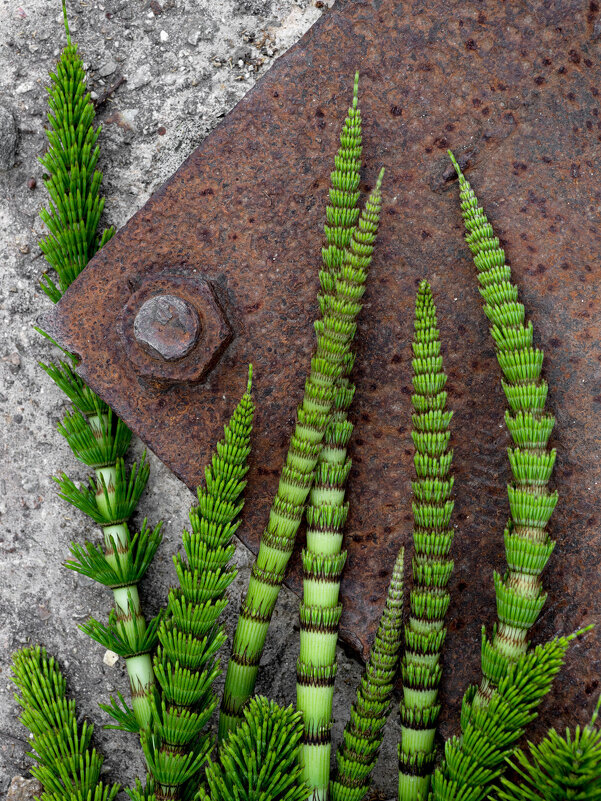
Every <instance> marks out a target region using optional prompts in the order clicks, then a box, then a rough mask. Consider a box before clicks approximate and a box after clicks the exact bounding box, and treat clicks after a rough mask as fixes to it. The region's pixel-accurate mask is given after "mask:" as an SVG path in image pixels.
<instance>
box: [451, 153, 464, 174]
mask: <svg viewBox="0 0 601 801" xmlns="http://www.w3.org/2000/svg"><path fill="white" fill-rule="evenodd" d="M447 153H448V154H449V158H450V159H451V163H452V165H453V167H455V172H456V173H457V175H458V176H459V177H460V178H463V173H462V172H461V167H460V166H459V164H458V162H457V159H456V158H455V156H454V155H453V151H452V150H447Z"/></svg>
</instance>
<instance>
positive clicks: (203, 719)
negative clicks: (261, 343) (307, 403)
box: [142, 368, 255, 799]
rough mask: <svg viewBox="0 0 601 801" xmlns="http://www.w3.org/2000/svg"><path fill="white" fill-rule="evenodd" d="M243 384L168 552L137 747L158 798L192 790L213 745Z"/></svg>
mask: <svg viewBox="0 0 601 801" xmlns="http://www.w3.org/2000/svg"><path fill="white" fill-rule="evenodd" d="M251 386H252V368H249V374H248V384H247V387H246V391H245V393H244V394H243V396H242V398H241V400H240V402H239V403H238V405H237V406H236V409H235V410H234V413H233V415H232V417H231V419H230V421H229V423H228V424H227V425H226V426H225V428H224V438H223V439H222V440H221V441H220V442H219V443H217V448H216V452H215V453H213V457H212V460H211V463H210V465H209V466H208V467H206V469H205V486H204V487H199V488H198V505H197V506H194V507H192V509H191V511H190V523H191V526H192V532H191V533H190V532H188V531H184V534H183V545H184V551H185V556H184V555H183V554H178V555H177V556H175V557H174V560H173V561H174V564H175V570H176V573H177V578H178V584H179V586H178V587H176V588H173V589H171V590H170V592H169V600H168V604H167V613H166V616H165V618H164V619H163V620H162V621H161V623H160V625H159V628H158V639H159V646H158V648H157V652H156V656H155V657H154V672H155V675H156V678H157V682H158V685H159V687H160V691H159V689H158V688H157V690H156V691H155V692H154V694H153V696H152V699H151V708H152V722H151V726H150V728H149V729H148V730H147V731H145V732H143V733H142V747H143V749H144V754H145V756H146V761H147V763H148V767H149V770H150V773H151V774H152V776H153V777H154V787H156V793H157V796H159V797H168V798H170V799H177V798H180V797H181V796H182V794H183V792H184V789H185V785H188V786H189V787H190V791H191V793H192V794H193V793H194V792H195V791H196V790H197V788H198V781H199V780H198V772H199V771H200V769H201V767H202V765H203V764H204V762H205V761H206V759H207V756H208V754H209V752H210V750H211V748H212V746H213V741H212V738H211V737H210V735H209V734H208V733H207V732H206V731H205V728H206V724H207V723H208V721H209V719H210V717H211V715H212V713H213V711H214V710H215V708H216V707H217V703H218V700H217V696H216V694H215V690H214V688H213V682H214V681H215V679H216V678H217V676H219V674H220V673H221V669H220V666H219V659H218V652H219V649H220V648H221V646H222V645H223V643H224V642H225V639H226V636H225V632H224V629H223V626H222V625H219V624H218V618H219V616H220V615H221V613H222V612H223V610H224V609H225V607H226V605H227V600H226V598H225V597H224V596H225V591H226V589H227V588H228V587H229V586H230V584H231V583H232V581H233V580H234V578H235V577H236V574H237V570H236V569H235V567H233V566H232V565H231V559H232V556H233V554H234V550H235V545H234V543H233V542H232V539H233V536H234V533H235V532H236V530H237V528H238V526H239V525H240V522H241V521H240V512H241V510H242V506H243V503H244V502H243V501H242V500H241V496H242V492H243V490H244V487H245V486H246V481H245V475H246V473H247V471H248V464H247V462H248V456H249V454H250V435H251V431H252V421H253V415H254V411H255V407H254V404H253V401H252V397H251Z"/></svg>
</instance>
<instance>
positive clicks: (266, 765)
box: [197, 696, 307, 801]
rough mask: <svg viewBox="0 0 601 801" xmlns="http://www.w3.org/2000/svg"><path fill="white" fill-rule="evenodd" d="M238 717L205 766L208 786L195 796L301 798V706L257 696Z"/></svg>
mask: <svg viewBox="0 0 601 801" xmlns="http://www.w3.org/2000/svg"><path fill="white" fill-rule="evenodd" d="M243 714H244V717H243V720H242V722H241V724H240V726H238V728H237V729H236V731H234V732H232V733H231V735H230V736H229V737H228V740H227V742H225V743H223V744H222V745H221V748H220V750H219V763H217V762H212V763H210V764H209V765H208V766H207V770H206V774H207V783H208V789H209V792H206V790H205V789H204V788H201V790H200V792H199V795H198V796H197V801H304V799H305V798H306V797H307V787H306V785H305V783H304V782H303V778H302V776H301V771H300V768H299V765H298V752H299V747H300V740H301V737H302V733H303V722H302V716H301V714H300V712H295V710H294V709H293V708H292V706H289V707H288V708H287V709H282V708H281V707H279V706H278V705H277V704H276V703H275V702H274V701H268V700H267V698H263V697H262V696H256V697H255V698H253V699H252V700H251V701H250V703H249V704H248V706H247V707H246V708H245V709H244V713H243Z"/></svg>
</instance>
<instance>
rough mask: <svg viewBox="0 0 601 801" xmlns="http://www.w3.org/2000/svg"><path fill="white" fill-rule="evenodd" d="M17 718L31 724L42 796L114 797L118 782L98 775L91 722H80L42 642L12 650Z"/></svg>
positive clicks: (46, 799)
mask: <svg viewBox="0 0 601 801" xmlns="http://www.w3.org/2000/svg"><path fill="white" fill-rule="evenodd" d="M13 682H14V683H15V684H16V686H17V688H18V690H19V693H18V694H17V695H16V696H15V698H16V700H17V702H18V703H19V705H20V706H21V709H22V713H21V718H20V719H21V723H22V724H23V725H24V726H25V727H26V728H27V729H29V731H30V732H31V735H32V738H31V739H30V740H29V744H30V746H31V749H32V750H31V752H30V754H29V756H31V757H32V758H33V760H34V762H35V763H36V764H35V765H34V766H33V767H32V768H31V773H32V774H33V776H35V778H36V779H38V781H39V782H40V783H41V784H42V787H43V788H44V791H43V793H42V794H41V796H40V801H113V799H114V798H115V796H116V795H117V793H118V792H119V785H118V784H111V785H107V784H104V783H103V782H102V780H101V779H100V771H101V768H102V763H103V757H102V756H101V755H100V754H99V753H98V752H97V751H96V749H95V748H93V747H92V744H91V740H92V733H93V731H94V727H93V726H92V725H90V724H88V723H87V722H85V721H84V722H83V723H82V724H78V722H77V713H76V709H75V701H73V700H70V699H68V698H67V694H66V688H67V682H66V680H65V677H64V676H63V674H62V672H61V670H60V668H59V667H58V665H57V663H56V661H55V660H54V658H52V657H49V656H48V654H47V653H46V649H45V648H41V647H40V646H36V647H35V648H24V649H23V650H21V651H18V652H17V653H16V654H15V655H14V656H13Z"/></svg>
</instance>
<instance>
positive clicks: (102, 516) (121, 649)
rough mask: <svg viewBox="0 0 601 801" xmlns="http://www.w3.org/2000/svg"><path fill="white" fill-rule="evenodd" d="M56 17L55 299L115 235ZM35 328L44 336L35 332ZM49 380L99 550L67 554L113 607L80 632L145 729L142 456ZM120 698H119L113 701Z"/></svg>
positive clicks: (71, 488)
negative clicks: (111, 661) (118, 659)
mask: <svg viewBox="0 0 601 801" xmlns="http://www.w3.org/2000/svg"><path fill="white" fill-rule="evenodd" d="M63 15H64V20H65V30H66V35H67V46H66V47H65V49H64V50H63V52H62V54H61V56H60V58H59V61H58V64H57V67H56V72H55V73H52V74H51V76H50V78H51V84H50V87H49V90H48V91H49V100H48V103H49V107H50V113H49V115H48V121H49V128H48V130H47V137H48V143H49V147H48V150H47V152H46V154H45V155H44V156H43V158H42V159H41V163H42V165H43V166H44V168H45V171H46V172H47V173H48V174H49V177H48V178H47V179H46V180H45V185H46V189H47V190H48V194H49V196H50V204H49V209H43V210H42V211H41V212H40V217H41V219H42V221H43V222H44V223H45V224H46V227H47V228H48V231H49V233H48V234H47V236H46V237H44V238H43V239H42V241H41V242H40V247H41V249H42V252H43V253H44V255H45V256H46V259H47V261H48V264H49V266H50V267H51V268H52V269H53V270H54V271H55V273H56V281H55V280H54V279H53V278H51V277H50V276H49V275H44V276H43V278H42V281H41V285H42V289H43V290H44V292H45V293H46V294H47V295H48V296H49V297H50V299H51V300H52V301H54V302H56V301H58V300H59V299H60V298H61V296H62V294H63V293H64V292H65V290H66V289H67V288H68V287H69V286H70V284H71V283H72V282H73V281H74V280H75V278H77V276H78V275H79V273H80V272H81V271H82V270H83V269H84V267H85V266H86V264H87V263H88V261H89V260H90V258H91V257H92V256H93V255H94V254H95V253H96V251H97V250H98V249H99V248H101V247H102V246H103V245H104V244H105V243H106V242H107V241H108V240H109V239H110V237H111V236H112V235H113V230H112V229H107V230H105V231H104V233H103V234H102V235H101V236H99V235H98V224H99V221H100V217H101V214H102V210H103V208H104V198H102V197H101V196H100V194H99V191H100V183H101V180H102V174H101V173H100V172H99V171H98V170H97V169H96V166H97V163H98V157H99V147H98V144H97V140H98V136H99V133H100V129H94V117H95V112H94V105H93V103H92V101H91V99H90V95H89V94H88V92H87V87H86V75H85V71H84V68H83V63H82V60H81V58H80V57H79V55H78V54H77V46H76V45H74V44H72V43H71V37H70V34H69V28H68V22H67V11H66V5H65V2H64V0H63ZM42 333H43V332H42ZM42 368H43V369H44V370H45V371H46V372H47V373H48V375H49V376H50V377H51V378H52V380H53V381H54V382H55V383H56V384H57V386H58V387H59V388H60V389H61V390H63V392H65V394H66V395H67V397H69V398H70V400H71V401H72V402H73V404H74V406H75V409H74V410H73V411H72V412H68V413H67V414H66V415H65V417H64V418H63V420H62V422H61V423H59V426H58V429H59V432H60V433H61V434H62V436H64V437H65V439H66V440H67V442H68V443H69V445H70V447H71V449H72V451H73V453H74V455H75V456H76V458H77V459H79V460H80V461H82V462H83V463H84V464H86V465H88V466H89V467H92V468H93V469H94V471H95V475H96V478H95V480H92V479H90V483H89V487H83V488H77V487H76V486H75V484H74V483H73V482H72V481H71V480H70V479H69V478H67V476H65V475H64V474H63V476H62V477H61V478H59V479H57V481H58V483H59V486H60V490H61V492H60V494H61V496H62V497H63V498H64V499H65V500H67V501H68V502H69V503H72V504H73V505H74V506H76V507H77V508H79V509H81V510H82V511H83V512H85V513H86V514H88V515H89V516H90V517H92V519H93V520H95V521H96V522H97V523H98V524H99V525H101V526H102V527H103V529H104V549H101V548H99V547H98V546H96V545H93V544H91V543H85V544H84V546H83V547H82V546H80V545H75V544H72V545H71V553H72V555H73V557H74V558H73V559H72V560H70V561H69V562H68V565H67V566H68V567H69V568H71V569H72V570H76V571H78V572H80V573H82V574H84V575H86V576H88V577H90V578H93V579H94V580H96V581H99V582H100V583H102V584H105V585H106V586H108V587H110V588H111V589H112V590H113V596H114V600H115V609H114V610H113V612H112V613H111V616H110V617H109V621H108V624H107V625H104V624H102V623H99V622H98V621H96V620H91V621H89V622H88V623H87V624H85V626H83V627H82V628H83V629H84V631H87V633H88V634H89V635H90V636H91V637H93V638H94V639H96V640H98V642H100V643H101V644H102V645H104V646H105V647H106V648H110V649H111V650H113V651H115V652H116V653H118V654H119V655H121V656H123V658H124V659H125V661H126V665H127V670H128V674H129V678H130V684H131V690H132V697H133V707H134V709H133V711H132V710H129V709H128V708H127V705H126V704H125V701H123V709H119V705H118V704H117V703H116V702H114V701H112V703H113V705H114V706H115V708H117V709H118V715H119V717H120V722H121V723H122V724H123V727H124V728H127V729H128V730H130V731H135V730H137V729H138V728H139V727H144V726H147V725H148V723H149V721H150V707H149V704H148V699H147V691H148V689H149V688H150V687H151V686H152V684H153V682H154V678H153V674H152V666H151V661H150V656H149V653H150V651H151V650H152V648H153V647H154V644H155V639H154V637H155V633H156V621H152V622H151V623H150V624H148V625H147V623H146V620H145V619H144V616H143V614H142V610H141V606H140V598H139V594H138V587H137V585H138V582H139V581H140V580H141V579H142V577H143V575H144V573H145V572H146V570H147V569H148V566H149V564H150V562H151V561H152V558H153V556H154V554H155V553H156V550H157V548H158V546H159V543H160V540H161V537H160V526H157V527H156V528H155V529H154V530H153V531H150V530H149V529H147V527H146V521H144V524H143V526H142V531H141V532H139V533H138V534H135V535H133V536H132V535H131V534H130V532H129V529H128V526H127V521H128V520H129V518H130V517H131V515H132V513H133V511H134V509H135V507H136V504H137V501H138V499H139V497H140V495H141V493H142V491H143V489H144V486H145V485H146V481H147V479H148V468H147V466H146V465H145V463H144V460H142V464H141V466H140V469H139V470H138V468H137V467H136V465H134V466H133V468H132V470H131V471H130V473H129V475H128V473H127V471H126V470H125V468H124V465H123V457H124V456H125V454H126V452H127V449H128V447H129V443H130V441H131V432H130V431H129V429H128V428H127V426H125V424H124V423H123V422H122V421H121V420H119V419H118V418H117V417H116V415H114V414H113V412H112V411H111V410H110V409H109V408H108V406H107V405H106V404H105V403H104V402H103V401H101V400H100V399H99V398H98V397H97V396H96V395H95V394H94V393H93V392H92V391H91V390H90V389H89V388H88V387H86V385H85V384H84V382H83V381H82V380H81V379H80V378H79V377H78V376H77V375H76V374H75V372H74V370H73V366H72V365H71V364H69V362H67V361H63V362H60V363H59V364H48V365H45V364H42ZM121 700H122V699H121Z"/></svg>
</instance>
